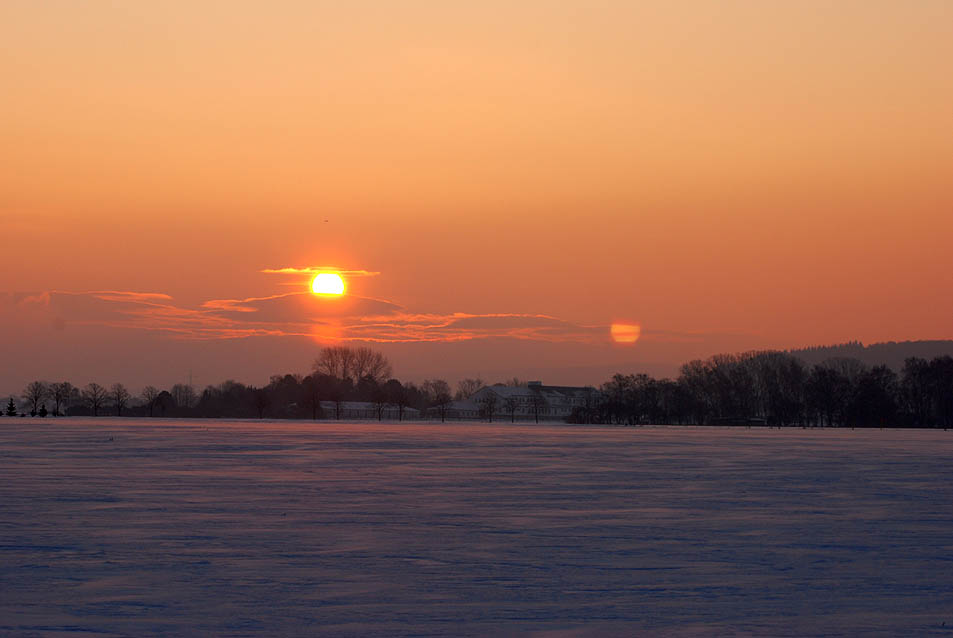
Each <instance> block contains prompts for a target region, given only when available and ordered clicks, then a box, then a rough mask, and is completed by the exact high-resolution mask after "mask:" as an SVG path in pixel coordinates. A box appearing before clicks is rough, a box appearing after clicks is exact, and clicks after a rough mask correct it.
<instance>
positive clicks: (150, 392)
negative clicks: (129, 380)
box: [141, 385, 159, 416]
mask: <svg viewBox="0 0 953 638" xmlns="http://www.w3.org/2000/svg"><path fill="white" fill-rule="evenodd" d="M141 396H142V400H143V401H145V402H146V405H147V406H149V416H152V412H153V410H155V407H156V400H158V398H159V389H158V388H156V387H155V386H153V385H147V386H146V387H144V388H143V389H142V395H141Z"/></svg>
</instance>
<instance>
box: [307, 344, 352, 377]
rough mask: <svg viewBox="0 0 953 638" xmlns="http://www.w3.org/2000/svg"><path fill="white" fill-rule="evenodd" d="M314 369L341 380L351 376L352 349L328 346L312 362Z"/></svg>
mask: <svg viewBox="0 0 953 638" xmlns="http://www.w3.org/2000/svg"><path fill="white" fill-rule="evenodd" d="M314 371H315V372H319V373H321V374H324V375H327V376H329V377H334V378H335V379H341V380H342V381H344V380H346V379H350V378H352V374H353V371H354V351H353V350H351V349H350V348H349V347H347V346H328V347H327V348H324V349H323V350H321V354H320V355H318V358H317V359H316V360H315V362H314Z"/></svg>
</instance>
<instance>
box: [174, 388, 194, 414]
mask: <svg viewBox="0 0 953 638" xmlns="http://www.w3.org/2000/svg"><path fill="white" fill-rule="evenodd" d="M172 398H174V399H175V404H176V405H177V406H179V407H182V408H186V409H190V408H191V407H192V406H193V405H195V398H196V397H195V388H194V387H192V384H190V383H176V384H175V385H174V386H172Z"/></svg>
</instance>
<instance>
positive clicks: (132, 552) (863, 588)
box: [0, 418, 953, 637]
mask: <svg viewBox="0 0 953 638" xmlns="http://www.w3.org/2000/svg"><path fill="white" fill-rule="evenodd" d="M951 452H953V432H943V431H897V430H893V431H890V430H871V431H862V430H856V431H851V430H800V429H789V430H782V431H779V430H770V429H763V428H762V429H725V428H682V427H665V428H663V427H660V428H603V427H589V426H557V425H549V426H533V425H515V426H513V425H509V424H499V425H498V424H493V425H487V424H447V425H439V424H436V425H428V424H412V425H408V424H384V425H380V424H358V423H343V424H342V423H318V424H312V423H301V422H263V423H262V422H247V421H245V422H221V421H163V420H158V419H156V420H146V419H138V420H125V419H58V420H53V419H45V420H40V419H36V420H34V419H6V418H5V419H0V635H2V636H83V637H87V636H155V635H161V636H187V635H212V636H253V635H269V636H313V635H324V636H430V635H472V636H493V635H539V636H560V637H563V636H567V637H568V636H603V635H613V636H614V635H658V634H662V635H675V636H695V635H773V636H776V635H838V636H856V635H905V636H908V635H945V636H951V635H953V464H951ZM944 623H945V624H944Z"/></svg>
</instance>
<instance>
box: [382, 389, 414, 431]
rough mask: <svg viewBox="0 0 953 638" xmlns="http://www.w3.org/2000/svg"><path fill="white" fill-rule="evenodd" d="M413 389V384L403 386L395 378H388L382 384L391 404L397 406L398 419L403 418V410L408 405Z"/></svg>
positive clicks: (401, 419)
mask: <svg viewBox="0 0 953 638" xmlns="http://www.w3.org/2000/svg"><path fill="white" fill-rule="evenodd" d="M413 390H415V388H413V386H411V385H409V384H408V386H406V387H405V386H404V385H403V384H401V382H400V381H398V380H397V379H390V380H388V381H387V383H385V384H384V391H385V392H386V393H387V397H388V399H389V400H390V403H391V405H393V406H395V407H396V408H397V420H398V421H403V420H404V412H405V411H406V410H407V408H408V407H409V406H410V403H411V398H412V396H413Z"/></svg>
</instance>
